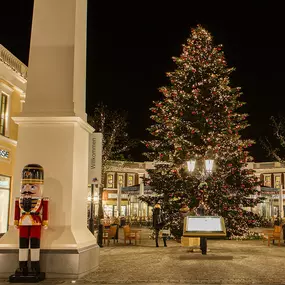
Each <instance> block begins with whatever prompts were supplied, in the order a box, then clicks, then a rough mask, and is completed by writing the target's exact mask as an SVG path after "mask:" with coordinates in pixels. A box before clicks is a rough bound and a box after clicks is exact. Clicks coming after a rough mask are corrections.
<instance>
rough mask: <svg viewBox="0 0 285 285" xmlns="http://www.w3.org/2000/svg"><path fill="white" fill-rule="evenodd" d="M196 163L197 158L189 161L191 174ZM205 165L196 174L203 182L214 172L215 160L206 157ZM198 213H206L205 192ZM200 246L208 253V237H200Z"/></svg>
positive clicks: (201, 214)
mask: <svg viewBox="0 0 285 285" xmlns="http://www.w3.org/2000/svg"><path fill="white" fill-rule="evenodd" d="M195 165H196V160H195V159H191V160H189V161H187V167H188V170H189V172H190V173H191V174H194V171H195ZM204 166H205V167H203V168H202V170H200V171H199V172H198V173H197V174H196V176H197V177H198V179H199V180H200V181H201V182H202V183H205V180H206V179H207V177H209V175H211V174H212V171H213V166H214V160H213V159H205V165H204ZM197 214H198V215H199V216H204V215H205V204H204V193H203V195H202V199H201V201H200V203H199V206H198V209H197ZM200 248H201V250H202V254H207V238H206V237H200Z"/></svg>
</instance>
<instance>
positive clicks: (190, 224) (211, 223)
mask: <svg viewBox="0 0 285 285" xmlns="http://www.w3.org/2000/svg"><path fill="white" fill-rule="evenodd" d="M183 236H193V237H194V236H208V237H214V236H226V228H225V223H224V219H223V218H222V217H219V216H188V217H185V218H184V231H183Z"/></svg>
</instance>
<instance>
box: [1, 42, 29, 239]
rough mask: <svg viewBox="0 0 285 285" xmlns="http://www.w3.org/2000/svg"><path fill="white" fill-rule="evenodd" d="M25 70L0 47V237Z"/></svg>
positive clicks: (6, 213) (5, 217) (5, 223)
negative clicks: (16, 117) (15, 117)
mask: <svg viewBox="0 0 285 285" xmlns="http://www.w3.org/2000/svg"><path fill="white" fill-rule="evenodd" d="M27 71H28V68H27V66H26V65H25V64H23V63H22V62H21V61H20V60H19V59H17V58H16V57H15V56H14V55H13V54H12V53H11V52H9V51H8V50H7V49H6V48H5V47H4V46H2V45H0V235H1V234H3V233H5V232H6V231H7V228H8V220H9V208H10V202H11V201H10V193H11V185H12V182H13V170H14V162H15V151H16V146H17V133H18V128H17V125H16V124H15V123H14V121H13V120H12V117H14V116H17V115H18V114H19V113H20V112H21V111H22V104H23V102H24V101H25V94H26V86H27Z"/></svg>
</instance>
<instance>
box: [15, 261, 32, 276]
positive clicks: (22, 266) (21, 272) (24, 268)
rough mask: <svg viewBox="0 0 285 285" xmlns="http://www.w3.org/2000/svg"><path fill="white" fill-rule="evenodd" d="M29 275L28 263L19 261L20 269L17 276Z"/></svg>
mask: <svg viewBox="0 0 285 285" xmlns="http://www.w3.org/2000/svg"><path fill="white" fill-rule="evenodd" d="M28 273H29V268H28V261H19V268H18V269H17V270H16V271H15V275H17V276H27V275H28Z"/></svg>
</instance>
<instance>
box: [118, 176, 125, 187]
mask: <svg viewBox="0 0 285 285" xmlns="http://www.w3.org/2000/svg"><path fill="white" fill-rule="evenodd" d="M118 183H119V186H120V187H124V175H122V174H119V175H118Z"/></svg>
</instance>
